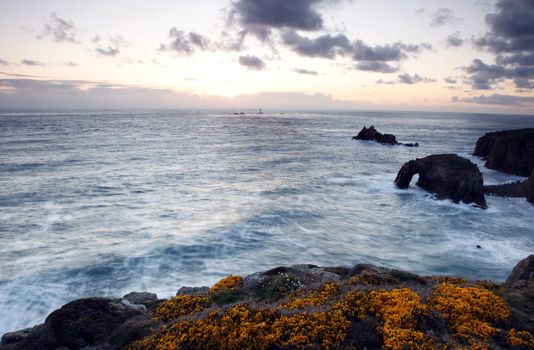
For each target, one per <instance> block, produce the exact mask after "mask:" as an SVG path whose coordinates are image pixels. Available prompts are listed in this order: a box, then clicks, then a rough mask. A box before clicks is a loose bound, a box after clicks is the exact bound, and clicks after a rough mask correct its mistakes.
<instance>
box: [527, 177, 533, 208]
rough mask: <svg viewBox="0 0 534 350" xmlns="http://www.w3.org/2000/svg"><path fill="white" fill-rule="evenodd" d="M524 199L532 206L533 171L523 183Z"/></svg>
mask: <svg viewBox="0 0 534 350" xmlns="http://www.w3.org/2000/svg"><path fill="white" fill-rule="evenodd" d="M525 197H526V198H527V201H529V202H530V203H533V204H534V171H532V175H530V177H529V179H528V180H527V182H525Z"/></svg>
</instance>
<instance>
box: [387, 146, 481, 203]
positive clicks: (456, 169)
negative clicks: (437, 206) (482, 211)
mask: <svg viewBox="0 0 534 350" xmlns="http://www.w3.org/2000/svg"><path fill="white" fill-rule="evenodd" d="M415 174H419V181H417V185H418V186H420V187H422V188H424V189H425V190H427V191H429V192H432V193H435V194H436V195H437V198H438V199H452V200H453V201H454V202H455V203H459V202H464V203H468V204H469V203H475V204H477V205H478V206H480V207H482V208H486V199H485V198H484V181H483V179H482V174H481V173H480V170H479V169H478V167H477V166H476V165H475V164H473V163H472V162H471V161H469V160H468V159H465V158H462V157H459V156H457V155H456V154H437V155H431V156H428V157H425V158H421V159H415V160H411V161H409V162H407V163H406V164H404V165H403V166H402V168H401V169H400V171H399V174H398V175H397V178H396V179H395V184H396V185H397V187H399V188H407V187H408V186H409V185H410V181H411V180H412V177H413V176H414V175H415Z"/></svg>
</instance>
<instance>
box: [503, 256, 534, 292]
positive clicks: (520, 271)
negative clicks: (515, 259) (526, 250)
mask: <svg viewBox="0 0 534 350" xmlns="http://www.w3.org/2000/svg"><path fill="white" fill-rule="evenodd" d="M504 286H505V287H507V288H522V287H529V286H533V287H534V255H530V256H529V257H526V258H525V259H523V260H521V261H520V262H519V263H517V265H516V266H515V267H514V269H513V270H512V273H511V274H510V275H509V276H508V278H507V279H506V282H504Z"/></svg>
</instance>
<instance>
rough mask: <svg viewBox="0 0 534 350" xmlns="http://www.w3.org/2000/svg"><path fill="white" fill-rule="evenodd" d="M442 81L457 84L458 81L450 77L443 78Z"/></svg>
mask: <svg viewBox="0 0 534 350" xmlns="http://www.w3.org/2000/svg"><path fill="white" fill-rule="evenodd" d="M443 81H444V82H446V83H447V84H457V83H458V80H457V79H455V78H451V77H447V78H444V79H443Z"/></svg>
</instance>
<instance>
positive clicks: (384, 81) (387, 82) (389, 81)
mask: <svg viewBox="0 0 534 350" xmlns="http://www.w3.org/2000/svg"><path fill="white" fill-rule="evenodd" d="M376 83H377V84H383V85H394V84H395V82H394V81H392V80H384V79H378V80H377V81H376Z"/></svg>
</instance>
